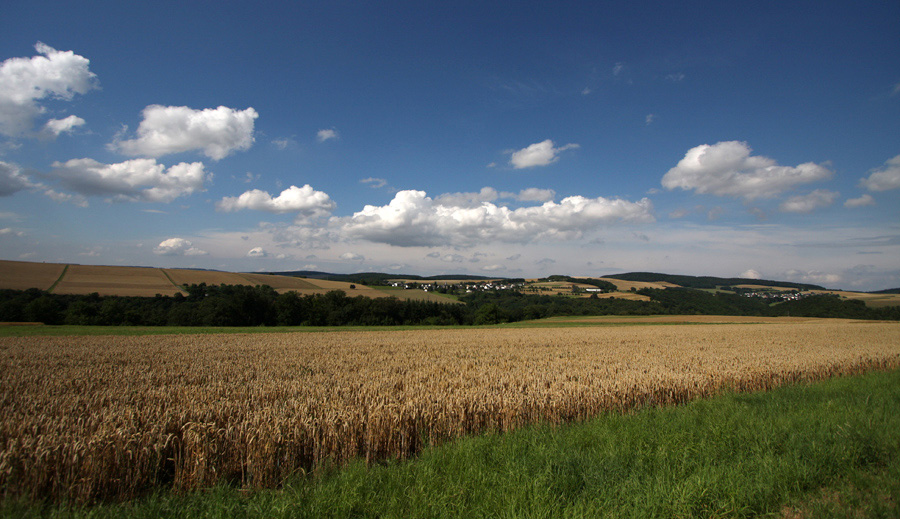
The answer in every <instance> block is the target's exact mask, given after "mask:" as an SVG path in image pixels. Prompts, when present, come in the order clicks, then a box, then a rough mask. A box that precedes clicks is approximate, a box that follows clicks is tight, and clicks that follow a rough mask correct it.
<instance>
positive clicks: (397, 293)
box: [350, 287, 462, 304]
mask: <svg viewBox="0 0 900 519" xmlns="http://www.w3.org/2000/svg"><path fill="white" fill-rule="evenodd" d="M375 291H376V292H381V294H382V297H396V298H397V299H400V300H401V301H432V302H435V303H451V304H452V303H457V304H462V303H460V302H459V301H458V300H456V299H453V298H452V297H446V296H443V295H441V294H436V293H434V292H426V291H424V290H418V289H412V288H411V289H405V288H393V287H378V288H377V289H375ZM350 295H353V294H350ZM366 295H368V293H367V294H366ZM369 297H371V296H369Z"/></svg>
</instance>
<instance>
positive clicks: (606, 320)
mask: <svg viewBox="0 0 900 519" xmlns="http://www.w3.org/2000/svg"><path fill="white" fill-rule="evenodd" d="M536 322H546V323H550V324H552V323H583V324H748V323H749V324H762V323H766V324H777V323H781V324H789V323H819V324H822V323H825V322H832V323H845V324H851V323H857V322H858V321H855V320H853V319H820V318H818V317H756V316H749V315H635V316H622V315H598V316H586V317H549V318H546V319H541V320H540V321H536Z"/></svg>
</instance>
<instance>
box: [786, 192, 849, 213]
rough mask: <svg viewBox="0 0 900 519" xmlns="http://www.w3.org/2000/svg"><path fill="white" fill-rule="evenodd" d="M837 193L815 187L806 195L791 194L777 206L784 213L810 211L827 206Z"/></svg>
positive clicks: (832, 201)
mask: <svg viewBox="0 0 900 519" xmlns="http://www.w3.org/2000/svg"><path fill="white" fill-rule="evenodd" d="M837 197H838V193H836V192H834V191H828V190H827V189H816V190H815V191H813V192H812V193H809V194H807V195H798V196H792V197H790V198H788V199H787V200H785V201H784V202H783V203H782V204H781V206H780V207H779V208H780V209H781V210H782V211H784V212H786V213H810V212H812V211H815V210H816V209H820V208H822V207H828V206H830V205H831V204H833V203H834V201H835V199H837Z"/></svg>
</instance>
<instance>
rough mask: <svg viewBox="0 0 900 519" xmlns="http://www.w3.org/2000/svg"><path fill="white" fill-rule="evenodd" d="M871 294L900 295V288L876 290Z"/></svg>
mask: <svg viewBox="0 0 900 519" xmlns="http://www.w3.org/2000/svg"><path fill="white" fill-rule="evenodd" d="M869 293H870V294H900V288H887V289H885V290H875V291H874V292H869Z"/></svg>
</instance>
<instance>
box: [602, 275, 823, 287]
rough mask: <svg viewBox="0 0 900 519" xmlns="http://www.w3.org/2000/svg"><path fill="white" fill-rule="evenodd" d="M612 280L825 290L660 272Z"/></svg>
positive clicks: (762, 281)
mask: <svg viewBox="0 0 900 519" xmlns="http://www.w3.org/2000/svg"><path fill="white" fill-rule="evenodd" d="M603 277H605V278H611V279H621V280H623V281H641V282H645V283H648V282H649V283H653V282H667V283H672V284H673V285H678V286H682V287H686V288H707V289H708V288H716V287H719V286H732V285H759V286H766V287H786V288H795V289H797V290H825V288H824V287H821V286H819V285H810V284H806V283H793V282H790V281H769V280H767V279H748V278H719V277H713V276H686V275H678V274H661V273H658V272H628V273H625V274H610V275H608V276H603Z"/></svg>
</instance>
